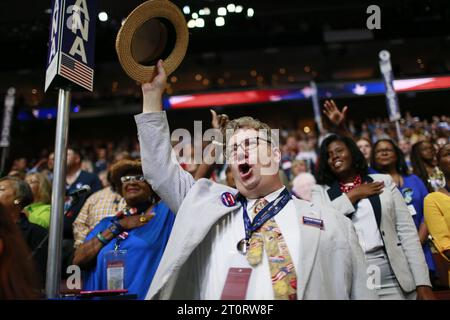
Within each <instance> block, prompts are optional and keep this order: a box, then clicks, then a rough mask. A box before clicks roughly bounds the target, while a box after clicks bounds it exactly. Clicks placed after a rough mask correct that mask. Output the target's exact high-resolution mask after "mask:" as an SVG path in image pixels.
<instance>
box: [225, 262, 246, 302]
mask: <svg viewBox="0 0 450 320" xmlns="http://www.w3.org/2000/svg"><path fill="white" fill-rule="evenodd" d="M251 274H252V268H230V269H229V270H228V275H227V279H226V280H225V286H224V287H223V291H222V296H221V298H220V299H221V300H245V297H246V295H247V287H248V283H249V281H250V275H251Z"/></svg>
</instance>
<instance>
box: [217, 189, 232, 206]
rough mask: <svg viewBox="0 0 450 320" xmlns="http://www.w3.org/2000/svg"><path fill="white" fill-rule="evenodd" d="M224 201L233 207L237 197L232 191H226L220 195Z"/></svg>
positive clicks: (226, 204)
mask: <svg viewBox="0 0 450 320" xmlns="http://www.w3.org/2000/svg"><path fill="white" fill-rule="evenodd" d="M220 198H221V199H222V203H223V204H224V205H225V206H227V207H233V206H235V205H236V198H235V197H234V195H233V194H232V193H231V192H224V193H222V195H221V196H220Z"/></svg>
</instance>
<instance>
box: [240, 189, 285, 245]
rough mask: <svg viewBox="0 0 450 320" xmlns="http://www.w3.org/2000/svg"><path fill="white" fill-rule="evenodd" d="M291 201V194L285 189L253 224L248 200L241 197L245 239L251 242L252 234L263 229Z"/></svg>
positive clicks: (261, 212)
mask: <svg viewBox="0 0 450 320" xmlns="http://www.w3.org/2000/svg"><path fill="white" fill-rule="evenodd" d="M290 199H291V194H290V192H289V191H288V190H287V189H286V188H284V190H283V191H282V192H281V193H280V195H279V196H278V197H277V198H276V199H275V200H273V201H272V202H269V203H268V204H267V205H266V206H265V207H264V208H263V209H262V210H261V211H260V212H258V214H257V215H256V216H255V218H254V219H253V222H251V221H250V218H249V216H248V213H247V200H246V199H245V198H244V197H243V196H241V195H240V196H239V201H240V202H241V204H242V210H243V211H244V214H243V216H244V227H245V239H246V240H249V239H250V238H251V236H252V233H253V232H255V231H256V230H258V229H259V228H261V226H262V225H264V223H265V222H266V221H267V220H269V219H272V218H273V217H274V216H276V215H277V214H278V213H279V212H280V211H281V210H282V209H283V208H284V207H285V206H286V204H287V203H288V202H289V200H290Z"/></svg>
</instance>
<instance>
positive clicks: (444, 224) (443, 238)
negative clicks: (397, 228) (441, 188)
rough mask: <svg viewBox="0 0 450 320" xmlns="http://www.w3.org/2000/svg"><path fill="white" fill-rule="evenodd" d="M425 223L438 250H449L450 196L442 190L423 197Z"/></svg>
mask: <svg viewBox="0 0 450 320" xmlns="http://www.w3.org/2000/svg"><path fill="white" fill-rule="evenodd" d="M424 214H425V223H426V225H427V227H428V231H429V232H430V234H431V236H432V237H433V238H434V241H435V242H436V243H437V245H438V246H439V250H441V252H442V251H446V250H450V197H449V196H448V195H446V194H444V193H442V192H433V193H430V194H429V195H428V196H426V197H425V202H424Z"/></svg>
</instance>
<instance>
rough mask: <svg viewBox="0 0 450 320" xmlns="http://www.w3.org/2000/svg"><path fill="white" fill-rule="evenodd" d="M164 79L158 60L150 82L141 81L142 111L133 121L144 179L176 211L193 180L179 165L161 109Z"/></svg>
mask: <svg viewBox="0 0 450 320" xmlns="http://www.w3.org/2000/svg"><path fill="white" fill-rule="evenodd" d="M166 80H167V75H166V73H165V70H164V68H163V66H162V61H161V60H160V61H159V62H158V64H157V74H156V76H155V77H154V78H153V80H152V81H151V82H149V83H144V84H142V95H143V111H142V113H141V114H138V115H136V116H135V121H136V125H137V129H138V136H139V144H140V147H141V160H142V170H143V172H144V176H145V179H146V180H147V181H148V182H149V183H150V185H151V186H152V188H153V190H154V191H155V192H156V193H157V194H158V196H159V197H160V198H161V199H162V200H163V201H164V202H165V203H166V204H167V205H168V206H169V208H170V209H171V210H172V211H173V212H175V213H176V212H177V211H178V209H179V207H180V205H181V203H182V202H183V199H184V197H185V196H186V194H187V193H188V191H189V189H190V188H191V187H192V185H193V184H194V183H195V180H194V178H193V177H192V176H191V174H189V173H188V172H186V171H185V170H183V168H181V166H180V165H179V163H178V161H177V159H176V157H175V153H174V152H173V150H172V145H171V143H170V132H169V124H168V123H167V117H166V113H165V111H162V94H163V92H164V88H165V86H166Z"/></svg>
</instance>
